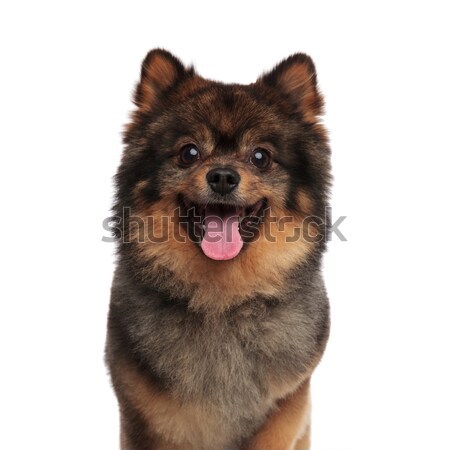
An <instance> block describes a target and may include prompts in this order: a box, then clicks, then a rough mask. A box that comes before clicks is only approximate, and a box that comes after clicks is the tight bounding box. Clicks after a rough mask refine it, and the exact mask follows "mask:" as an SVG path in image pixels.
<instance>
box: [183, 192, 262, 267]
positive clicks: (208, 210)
mask: <svg viewBox="0 0 450 450" xmlns="http://www.w3.org/2000/svg"><path fill="white" fill-rule="evenodd" d="M180 205H181V209H182V212H183V216H184V217H183V219H184V220H183V219H182V220H181V223H183V225H184V226H185V227H186V228H187V231H188V233H189V236H190V237H191V238H192V239H193V240H194V241H195V242H197V243H199V244H200V247H201V249H202V250H203V253H204V254H205V255H206V256H208V257H209V258H211V259H215V260H220V261H223V260H227V259H232V258H234V257H235V256H237V255H238V254H239V253H240V251H241V250H242V247H243V245H244V243H246V242H250V241H252V240H253V239H254V238H255V237H256V236H257V233H258V231H259V224H260V223H261V222H262V220H263V216H264V210H265V209H266V206H267V202H266V200H265V199H260V200H259V201H258V202H256V203H254V204H253V205H234V204H218V203H216V204H215V203H208V204H204V205H202V204H198V203H195V202H192V201H191V200H189V199H188V198H187V197H185V196H181V197H180Z"/></svg>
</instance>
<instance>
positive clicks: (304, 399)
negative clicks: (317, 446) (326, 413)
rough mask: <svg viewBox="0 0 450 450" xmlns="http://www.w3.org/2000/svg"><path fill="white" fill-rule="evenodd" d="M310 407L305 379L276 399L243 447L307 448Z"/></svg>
mask: <svg viewBox="0 0 450 450" xmlns="http://www.w3.org/2000/svg"><path fill="white" fill-rule="evenodd" d="M310 411H311V407H310V398H309V380H307V381H305V382H304V383H303V384H302V385H301V386H300V387H299V388H297V390H296V391H294V392H293V393H292V394H290V395H288V396H287V397H286V398H284V399H282V400H280V401H279V402H278V406H277V408H276V409H275V410H274V411H273V412H272V413H271V414H270V415H269V417H268V418H267V420H266V422H265V423H264V424H263V425H262V427H261V428H260V429H259V430H258V431H257V432H256V434H255V435H254V436H253V437H252V438H251V439H250V441H249V442H248V443H247V444H246V445H245V446H244V448H243V450H308V449H309V448H310V439H309V428H310Z"/></svg>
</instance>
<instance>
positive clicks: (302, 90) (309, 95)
mask: <svg viewBox="0 0 450 450" xmlns="http://www.w3.org/2000/svg"><path fill="white" fill-rule="evenodd" d="M257 83H261V84H264V85H266V86H269V87H271V88H273V89H275V90H277V91H278V92H281V93H283V94H285V95H286V96H287V97H288V98H289V99H290V100H291V101H292V103H293V105H294V107H295V109H296V110H297V112H299V113H301V114H302V116H303V120H304V121H305V122H308V123H315V122H317V118H318V116H320V115H321V114H322V113H323V99H322V95H321V94H320V92H319V89H318V87H317V77H316V69H315V67H314V63H313V61H312V59H311V58H310V57H309V56H308V55H305V54H304V53H296V54H295V55H292V56H289V58H287V59H285V60H284V61H282V62H280V63H279V64H278V65H277V66H276V67H275V68H274V69H273V70H272V71H270V72H268V73H266V74H264V75H262V76H261V77H260V78H259V79H258V81H257Z"/></svg>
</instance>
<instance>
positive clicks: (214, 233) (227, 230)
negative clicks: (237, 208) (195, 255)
mask: <svg viewBox="0 0 450 450" xmlns="http://www.w3.org/2000/svg"><path fill="white" fill-rule="evenodd" d="M204 225H205V235H204V236H203V240H202V243H201V247H202V250H203V253H204V254H205V255H206V256H208V257H209V258H211V259H217V260H220V261H223V260H226V259H232V258H234V257H235V256H237V254H238V253H239V252H240V251H241V248H242V246H243V245H244V244H243V242H242V238H241V235H240V233H239V215H238V214H237V213H236V212H234V213H233V212H230V213H229V214H225V215H222V214H221V215H218V214H217V211H215V210H214V209H211V208H206V214H205V222H204Z"/></svg>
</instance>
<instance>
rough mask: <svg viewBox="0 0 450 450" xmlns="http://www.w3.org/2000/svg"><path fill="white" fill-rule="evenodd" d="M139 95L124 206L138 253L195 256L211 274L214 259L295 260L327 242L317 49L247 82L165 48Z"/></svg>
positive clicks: (164, 258)
mask: <svg viewBox="0 0 450 450" xmlns="http://www.w3.org/2000/svg"><path fill="white" fill-rule="evenodd" d="M135 103H136V105H137V110H136V111H135V112H134V114H133V117H132V122H131V124H130V125H129V126H128V128H127V130H126V133H125V142H126V144H127V148H126V150H125V153H124V157H123V161H122V165H121V168H120V169H119V172H118V175H117V184H118V202H117V205H116V208H117V213H118V214H120V215H122V213H123V209H124V208H130V209H129V212H130V213H129V214H128V215H127V216H126V217H125V220H124V222H123V230H122V231H123V236H125V237H126V238H127V239H126V240H127V241H131V242H134V243H135V244H136V245H137V246H138V247H139V249H136V255H139V258H142V259H143V260H145V259H147V260H152V261H153V262H154V261H155V260H156V261H159V263H160V264H162V265H163V266H165V267H167V268H169V270H172V271H174V272H175V273H176V272H177V269H176V268H177V267H178V266H179V265H180V261H183V260H186V259H187V260H190V261H191V262H192V261H195V264H197V265H198V266H199V268H200V269H199V270H200V272H204V270H206V269H202V268H201V266H202V264H203V265H204V267H209V269H208V270H211V267H218V266H216V265H214V264H218V263H217V262H214V263H213V262H211V260H218V261H219V264H222V267H221V269H220V270H225V267H230V264H231V261H234V262H235V263H237V264H240V267H241V269H242V267H243V266H244V265H250V264H258V259H259V263H260V264H261V263H262V264H264V258H268V259H267V263H268V264H269V263H270V261H272V263H273V265H274V267H278V266H277V264H278V265H279V264H281V265H282V260H284V262H285V263H286V264H287V266H289V265H293V264H296V263H299V262H301V259H302V258H305V257H306V255H308V254H310V253H311V252H313V251H314V248H319V247H320V244H319V242H320V241H323V238H324V231H323V225H324V223H325V220H324V208H325V205H326V195H327V188H328V182H329V162H328V160H329V151H328V146H327V139H326V133H325V131H324V129H323V128H322V126H321V125H320V124H319V123H318V121H319V119H318V118H319V116H320V114H321V113H322V98H321V96H320V94H319V92H318V89H317V85H316V74H315V69H314V66H313V63H312V61H311V60H310V58H309V57H307V56H306V55H302V54H298V55H294V56H291V57H290V58H288V59H287V60H285V61H283V62H282V63H280V64H279V65H278V66H277V67H276V68H275V69H274V70H273V71H271V72H269V73H267V74H265V75H263V76H262V77H261V78H259V79H258V80H257V81H256V82H255V83H253V84H251V85H247V86H243V85H234V84H233V85H225V84H222V83H218V82H213V81H209V80H205V79H203V78H201V77H200V76H198V75H197V74H196V73H195V72H194V70H193V69H192V68H185V67H184V66H183V65H182V64H181V62H180V61H179V60H178V59H176V58H175V57H174V56H172V55H171V54H169V53H168V52H165V51H162V50H154V51H152V52H150V53H149V54H148V55H147V57H146V59H145V60H144V62H143V65H142V74H141V80H140V83H139V84H138V87H137V89H136V94H135ZM311 216H313V217H314V218H315V219H314V220H312V221H309V222H308V221H305V219H306V218H307V217H311ZM136 218H140V219H142V221H141V220H136ZM321 221H322V223H320V222H321ZM306 228H307V229H306ZM295 230H297V231H295ZM296 233H298V235H297V237H295V234H296ZM149 236H150V239H149ZM152 238H153V241H152ZM268 244H272V245H268ZM263 254H264V255H265V256H264V258H262V255H263ZM261 258H262V259H263V261H262V260H261ZM278 259H280V261H278ZM277 261H278V262H277ZM181 265H183V264H181ZM278 268H279V267H278ZM180 270H181V269H180ZM212 270H213V271H214V269H212ZM218 270H219V269H218ZM180 276H181V275H180Z"/></svg>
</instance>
